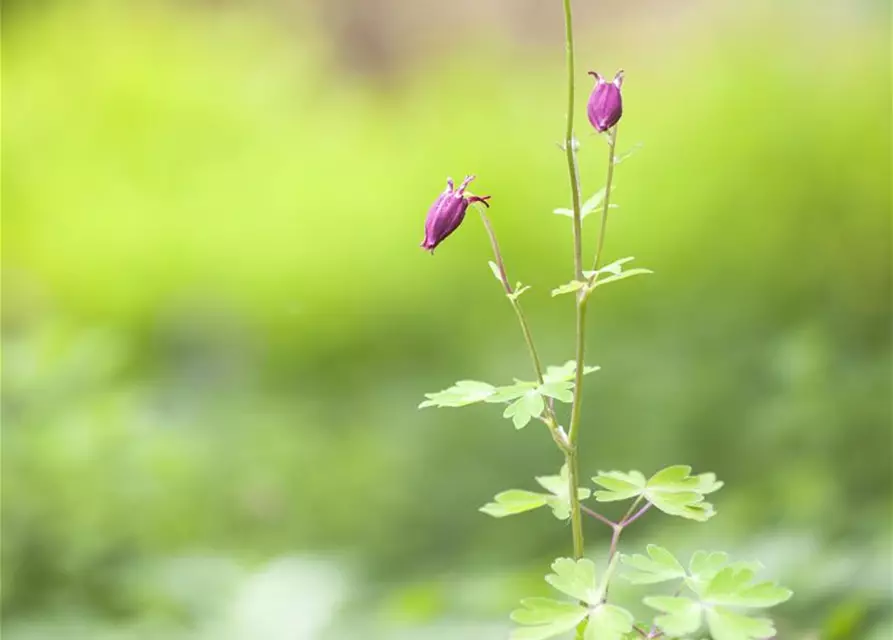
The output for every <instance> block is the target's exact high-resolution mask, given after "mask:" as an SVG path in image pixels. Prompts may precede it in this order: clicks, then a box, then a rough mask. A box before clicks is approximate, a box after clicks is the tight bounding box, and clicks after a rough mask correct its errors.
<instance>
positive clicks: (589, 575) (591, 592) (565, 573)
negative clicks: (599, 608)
mask: <svg viewBox="0 0 893 640" xmlns="http://www.w3.org/2000/svg"><path fill="white" fill-rule="evenodd" d="M552 571H554V573H550V574H549V575H547V576H546V582H548V583H549V584H550V585H552V586H553V587H555V588H556V589H558V590H559V591H561V592H562V593H564V594H566V595H569V596H571V597H572V598H574V599H575V600H582V601H583V602H587V603H589V604H590V605H593V606H595V605H597V604H600V603H601V598H602V591H601V589H599V587H598V583H597V582H596V579H595V563H594V562H593V561H592V560H589V559H588V558H581V559H580V560H574V559H573V558H558V559H557V560H555V562H553V563H552Z"/></svg>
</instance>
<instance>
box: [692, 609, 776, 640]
mask: <svg viewBox="0 0 893 640" xmlns="http://www.w3.org/2000/svg"><path fill="white" fill-rule="evenodd" d="M706 616H707V627H708V628H709V629H710V635H711V636H712V637H713V640H758V639H760V640H762V639H764V638H772V637H774V636H775V627H774V626H773V624H772V621H771V620H769V619H768V618H749V617H747V616H745V615H741V614H740V613H734V612H732V611H727V610H725V609H719V608H712V609H707V610H706Z"/></svg>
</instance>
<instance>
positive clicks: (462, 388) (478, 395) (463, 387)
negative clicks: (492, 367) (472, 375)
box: [419, 380, 496, 409]
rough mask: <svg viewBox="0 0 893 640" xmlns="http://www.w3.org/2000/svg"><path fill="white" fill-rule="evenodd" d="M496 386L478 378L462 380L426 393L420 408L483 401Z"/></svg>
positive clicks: (457, 405)
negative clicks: (441, 389)
mask: <svg viewBox="0 0 893 640" xmlns="http://www.w3.org/2000/svg"><path fill="white" fill-rule="evenodd" d="M495 390H496V387H494V386H493V385H490V384H487V383H486V382H478V381H477V380H460V381H459V382H457V383H456V384H454V385H453V386H452V387H450V388H449V389H444V390H443V391H438V392H437V393H426V394H425V397H426V398H428V399H427V400H425V401H423V402H422V403H421V404H420V405H419V409H424V408H425V407H464V406H465V405H469V404H474V403H475V402H482V401H484V400H486V399H487V398H489V397H490V396H491V395H492V394H493V392H494V391H495Z"/></svg>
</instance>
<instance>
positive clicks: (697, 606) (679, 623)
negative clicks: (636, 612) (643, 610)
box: [643, 596, 702, 636]
mask: <svg viewBox="0 0 893 640" xmlns="http://www.w3.org/2000/svg"><path fill="white" fill-rule="evenodd" d="M643 602H644V603H645V604H646V605H647V606H649V607H651V608H652V609H657V610H658V611H660V612H662V613H663V614H664V615H660V616H657V617H656V618H655V619H654V623H655V624H656V625H657V626H658V627H660V629H661V630H662V631H663V632H664V633H665V634H666V635H669V636H684V635H688V634H690V633H694V632H695V631H697V630H698V629H700V628H701V611H702V607H701V603H699V602H697V601H695V600H692V599H691V598H678V597H670V596H650V597H648V598H645V599H644V600H643Z"/></svg>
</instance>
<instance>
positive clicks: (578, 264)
mask: <svg viewBox="0 0 893 640" xmlns="http://www.w3.org/2000/svg"><path fill="white" fill-rule="evenodd" d="M564 39H565V44H566V60H567V123H566V125H565V130H564V155H565V158H566V159H567V172H568V177H569V179H570V184H571V202H572V208H573V211H574V277H575V278H576V279H577V280H582V279H583V216H582V214H581V207H580V178H579V175H580V174H579V171H578V170H577V141H576V139H575V138H574V100H575V86H576V85H575V83H574V74H575V70H574V18H573V12H572V11H571V0H564Z"/></svg>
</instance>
